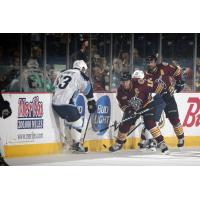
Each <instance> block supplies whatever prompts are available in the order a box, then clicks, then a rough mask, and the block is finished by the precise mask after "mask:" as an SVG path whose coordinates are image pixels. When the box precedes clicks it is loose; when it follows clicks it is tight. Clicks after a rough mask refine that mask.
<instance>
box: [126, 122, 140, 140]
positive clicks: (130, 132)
mask: <svg viewBox="0 0 200 200" xmlns="http://www.w3.org/2000/svg"><path fill="white" fill-rule="evenodd" d="M141 124H142V122H140V123H138V124H137V125H136V126H135V127H134V128H133V129H132V130H130V131H129V133H128V134H127V137H128V136H129V135H131V134H132V132H133V131H134V130H136V129H137V128H138V127H139V126H140V125H141Z"/></svg>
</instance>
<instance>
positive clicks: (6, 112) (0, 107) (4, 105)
mask: <svg viewBox="0 0 200 200" xmlns="http://www.w3.org/2000/svg"><path fill="white" fill-rule="evenodd" d="M11 114H12V110H11V108H10V103H9V102H8V101H2V102H1V104H0V117H2V118H3V119H6V118H8V117H9V116H10V115H11Z"/></svg>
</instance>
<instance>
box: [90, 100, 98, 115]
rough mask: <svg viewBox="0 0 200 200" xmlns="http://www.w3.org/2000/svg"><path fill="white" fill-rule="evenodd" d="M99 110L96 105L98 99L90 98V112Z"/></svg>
mask: <svg viewBox="0 0 200 200" xmlns="http://www.w3.org/2000/svg"><path fill="white" fill-rule="evenodd" d="M96 110H97V106H96V101H95V100H94V99H93V100H89V101H88V111H89V113H94V112H95V111H96Z"/></svg>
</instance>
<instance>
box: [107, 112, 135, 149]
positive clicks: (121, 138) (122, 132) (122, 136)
mask: <svg viewBox="0 0 200 200" xmlns="http://www.w3.org/2000/svg"><path fill="white" fill-rule="evenodd" d="M128 117H130V114H129V113H127V112H124V115H123V118H122V119H127V118H128ZM136 120H137V118H134V119H130V120H128V121H125V122H123V123H121V124H120V125H119V132H118V135H117V139H116V141H115V144H114V145H112V146H111V147H110V148H109V151H110V152H114V151H118V150H120V149H122V147H123V144H124V143H125V142H126V137H127V134H128V132H129V131H130V130H131V128H132V127H133V126H134V125H135V122H136Z"/></svg>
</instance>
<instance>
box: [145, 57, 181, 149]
mask: <svg viewBox="0 0 200 200" xmlns="http://www.w3.org/2000/svg"><path fill="white" fill-rule="evenodd" d="M156 61H157V56H155V55H152V56H149V57H147V59H146V63H147V69H148V70H147V72H146V73H145V78H146V79H149V80H150V81H153V82H155V83H158V82H163V83H164V85H165V88H164V89H165V91H166V92H165V94H163V95H162V99H163V100H164V102H165V103H166V107H165V109H164V111H165V114H166V117H167V118H168V119H169V121H170V123H171V124H172V126H173V129H174V132H175V134H176V136H177V138H178V144H177V146H178V147H183V146H184V132H183V127H182V124H181V122H180V119H179V113H178V108H177V104H176V101H175V98H174V95H173V94H174V91H176V92H177V93H178V92H180V91H181V90H182V89H183V88H184V81H183V80H182V69H181V68H180V67H179V66H174V65H173V66H172V65H169V64H168V63H161V64H157V63H156ZM172 80H175V81H176V83H175V86H173V84H172Z"/></svg>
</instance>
